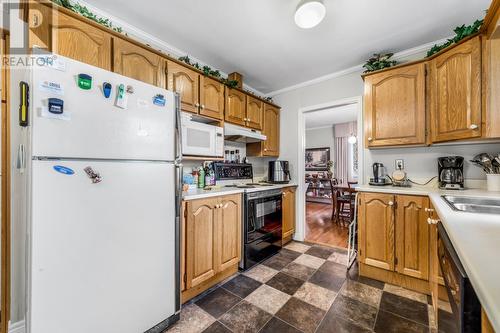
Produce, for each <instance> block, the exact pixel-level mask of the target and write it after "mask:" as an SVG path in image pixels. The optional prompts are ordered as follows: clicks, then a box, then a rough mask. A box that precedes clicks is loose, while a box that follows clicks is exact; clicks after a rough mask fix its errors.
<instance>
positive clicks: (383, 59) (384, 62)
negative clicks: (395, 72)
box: [363, 53, 398, 73]
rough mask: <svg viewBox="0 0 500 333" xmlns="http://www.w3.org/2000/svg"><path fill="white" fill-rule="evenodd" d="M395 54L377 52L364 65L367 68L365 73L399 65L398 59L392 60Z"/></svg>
mask: <svg viewBox="0 0 500 333" xmlns="http://www.w3.org/2000/svg"><path fill="white" fill-rule="evenodd" d="M393 55H394V54H393V53H385V54H381V53H375V54H374V55H373V57H371V58H370V59H368V61H367V62H366V64H364V65H363V68H366V70H365V71H364V73H369V72H374V71H378V70H380V69H384V68H389V67H392V66H395V65H397V63H398V62H397V61H396V60H390V59H391V57H392V56H393Z"/></svg>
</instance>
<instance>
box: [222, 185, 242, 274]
mask: <svg viewBox="0 0 500 333" xmlns="http://www.w3.org/2000/svg"><path fill="white" fill-rule="evenodd" d="M220 205H221V207H220V208H219V209H218V214H219V218H218V228H217V229H218V232H217V234H218V237H220V239H219V242H218V254H219V255H218V260H219V261H220V262H219V265H220V271H223V270H225V269H227V268H229V267H231V266H233V265H237V264H238V263H239V261H240V259H241V195H239V194H236V195H231V196H225V197H222V198H221V203H220Z"/></svg>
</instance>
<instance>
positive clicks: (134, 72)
mask: <svg viewBox="0 0 500 333" xmlns="http://www.w3.org/2000/svg"><path fill="white" fill-rule="evenodd" d="M113 54H114V61H113V69H114V72H115V73H118V74H121V75H125V76H128V77H131V78H133V79H136V80H139V81H143V82H146V83H149V84H152V85H155V86H158V87H163V88H164V87H165V60H164V59H163V58H162V57H160V56H159V55H157V54H156V53H153V52H150V51H148V50H146V49H144V48H142V47H140V46H137V45H135V44H132V43H130V42H127V41H125V40H123V39H119V38H114V39H113Z"/></svg>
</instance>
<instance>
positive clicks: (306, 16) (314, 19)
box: [295, 0, 326, 29]
mask: <svg viewBox="0 0 500 333" xmlns="http://www.w3.org/2000/svg"><path fill="white" fill-rule="evenodd" d="M325 14H326V7H325V5H324V4H323V1H322V0H303V1H301V2H300V3H299V5H298V6H297V9H296V10H295V24H297V26H299V27H300V28H302V29H310V28H312V27H315V26H317V25H318V24H319V23H320V22H321V21H323V19H324V18H325Z"/></svg>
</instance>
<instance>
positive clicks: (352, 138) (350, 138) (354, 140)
mask: <svg viewBox="0 0 500 333" xmlns="http://www.w3.org/2000/svg"><path fill="white" fill-rule="evenodd" d="M357 141H358V138H356V136H355V135H352V134H351V136H350V137H349V138H348V139H347V142H349V143H350V144H351V145H353V144H355V143H356V142H357Z"/></svg>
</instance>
